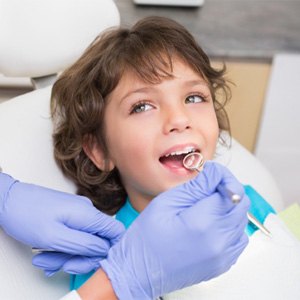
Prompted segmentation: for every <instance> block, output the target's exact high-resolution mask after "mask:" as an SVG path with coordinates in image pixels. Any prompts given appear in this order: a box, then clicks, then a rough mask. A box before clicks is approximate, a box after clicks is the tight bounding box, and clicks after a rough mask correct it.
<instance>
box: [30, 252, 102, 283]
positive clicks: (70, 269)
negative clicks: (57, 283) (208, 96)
mask: <svg viewBox="0 0 300 300" xmlns="http://www.w3.org/2000/svg"><path fill="white" fill-rule="evenodd" d="M103 258H104V257H102V256H99V257H87V256H77V255H76V256H74V255H73V256H72V255H68V254H64V253H57V252H56V253H55V252H44V253H40V254H37V255H36V256H34V257H33V259H32V264H33V265H34V266H35V267H37V268H39V269H42V270H44V273H45V275H46V276H47V277H49V276H52V275H54V274H55V273H57V272H58V271H59V270H63V271H64V272H66V273H69V274H84V273H88V272H90V271H92V270H96V269H98V268H99V266H100V261H101V260H102V259H103Z"/></svg>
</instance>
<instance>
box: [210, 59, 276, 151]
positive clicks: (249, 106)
mask: <svg viewBox="0 0 300 300" xmlns="http://www.w3.org/2000/svg"><path fill="white" fill-rule="evenodd" d="M225 63H226V66H227V78H228V79H229V80H231V81H232V82H233V83H234V84H235V85H231V90H232V98H231V100H230V102H229V104H228V105H227V107H226V110H227V112H228V115H229V119H230V124H231V131H232V135H233V137H234V138H235V139H237V140H238V141H239V142H240V143H241V144H242V145H244V146H245V147H246V148H247V149H248V150H250V151H251V152H253V151H254V149H255V142H256V134H257V131H258V126H259V122H260V117H261V112H262V107H263V103H264V99H265V93H266V89H267V84H268V79H269V74H270V69H271V64H270V63H257V62H241V61H240V62H239V61H225ZM212 64H213V65H214V66H216V67H218V66H220V62H218V61H212Z"/></svg>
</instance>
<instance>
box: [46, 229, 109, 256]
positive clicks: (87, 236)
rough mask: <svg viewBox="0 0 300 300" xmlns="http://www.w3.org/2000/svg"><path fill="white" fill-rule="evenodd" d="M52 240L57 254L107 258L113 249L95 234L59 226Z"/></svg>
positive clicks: (53, 248) (52, 247) (106, 241)
mask: <svg viewBox="0 0 300 300" xmlns="http://www.w3.org/2000/svg"><path fill="white" fill-rule="evenodd" d="M54 232H55V236H54V237H52V238H51V240H52V241H53V242H52V243H50V245H51V249H49V250H53V251H56V252H62V253H68V254H72V255H82V256H105V255H106V254H107V252H108V250H109V248H110V247H111V245H110V242H109V241H108V240H106V239H104V238H101V237H99V236H96V235H94V234H91V233H88V232H84V231H80V230H75V229H72V228H69V227H67V226H64V225H63V224H59V225H58V226H57V227H56V229H55V231H54Z"/></svg>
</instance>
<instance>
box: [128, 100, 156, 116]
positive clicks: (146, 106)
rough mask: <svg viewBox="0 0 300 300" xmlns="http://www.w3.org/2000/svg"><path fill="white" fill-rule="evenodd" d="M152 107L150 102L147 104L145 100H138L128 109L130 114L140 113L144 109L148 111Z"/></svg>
mask: <svg viewBox="0 0 300 300" xmlns="http://www.w3.org/2000/svg"><path fill="white" fill-rule="evenodd" d="M152 108H153V106H152V105H151V104H149V103H147V102H140V103H137V104H135V105H133V107H132V108H131V110H130V114H137V113H141V112H144V111H148V110H150V109H152Z"/></svg>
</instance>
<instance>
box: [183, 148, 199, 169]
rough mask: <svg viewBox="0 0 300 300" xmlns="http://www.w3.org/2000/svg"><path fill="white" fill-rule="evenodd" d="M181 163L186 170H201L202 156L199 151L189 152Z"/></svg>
mask: <svg viewBox="0 0 300 300" xmlns="http://www.w3.org/2000/svg"><path fill="white" fill-rule="evenodd" d="M182 163H183V166H184V167H185V168H186V169H188V170H191V171H198V172H201V171H202V170H203V166H204V158H203V155H202V154H201V153H199V152H191V153H189V154H187V155H186V156H185V157H184V159H183V161H182Z"/></svg>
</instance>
